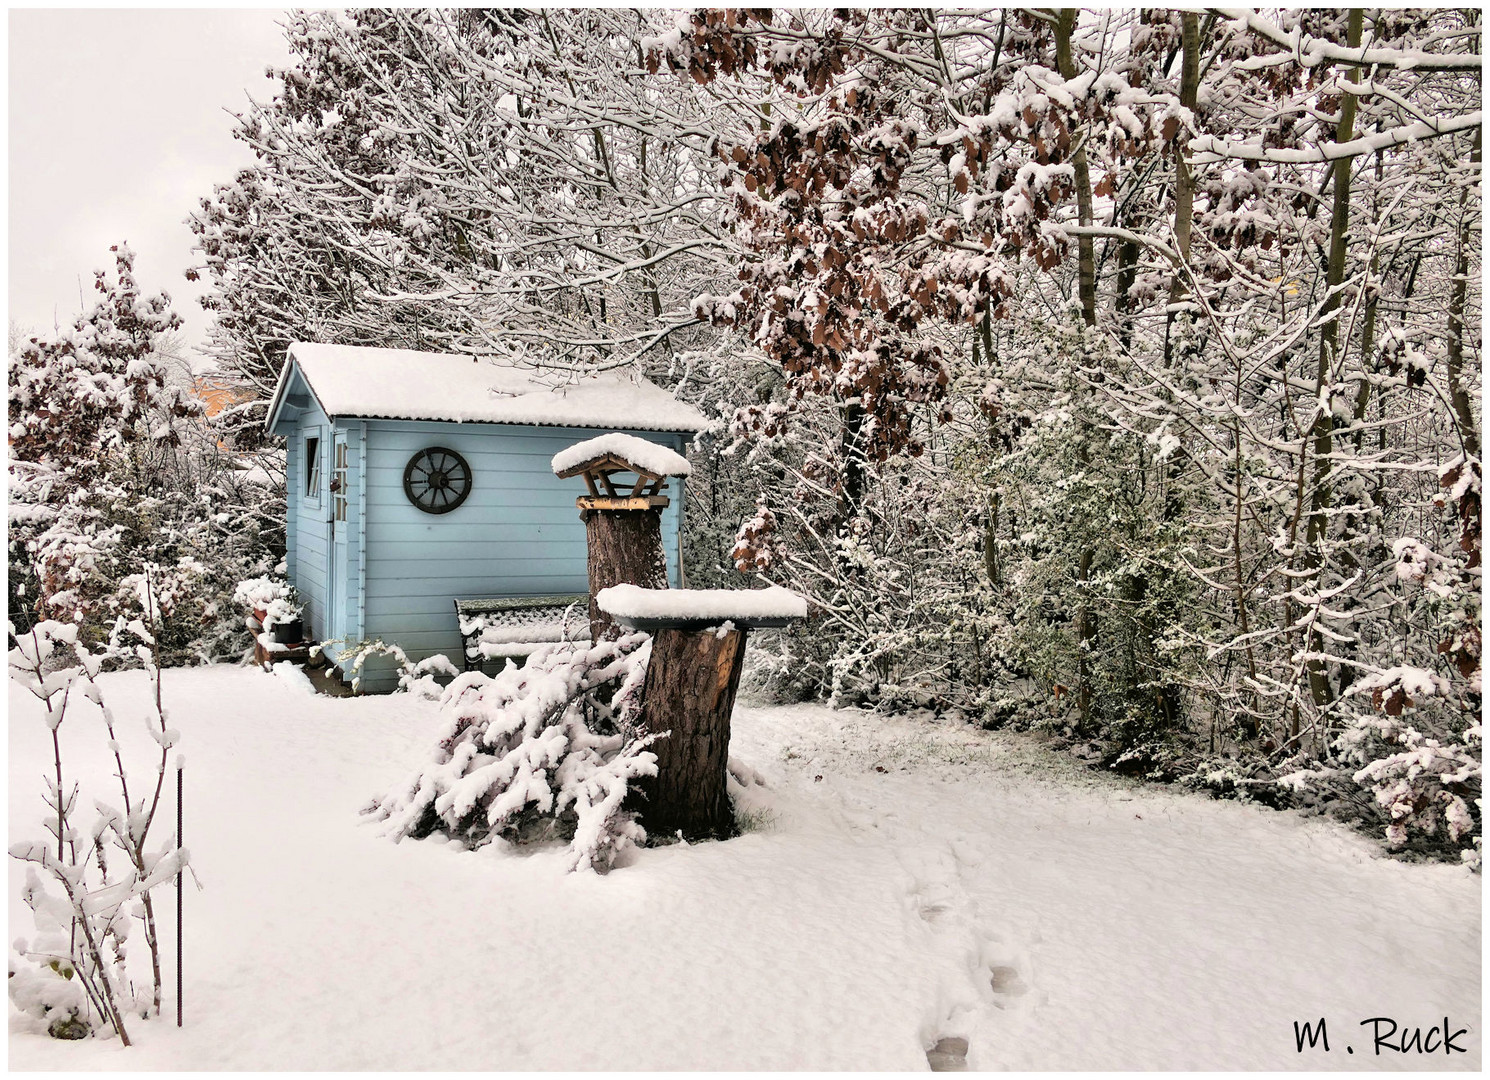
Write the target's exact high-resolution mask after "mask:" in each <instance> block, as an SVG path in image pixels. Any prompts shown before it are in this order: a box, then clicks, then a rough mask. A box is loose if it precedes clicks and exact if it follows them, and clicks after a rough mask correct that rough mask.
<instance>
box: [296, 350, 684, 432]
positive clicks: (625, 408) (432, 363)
mask: <svg viewBox="0 0 1490 1080" xmlns="http://www.w3.org/2000/svg"><path fill="white" fill-rule="evenodd" d="M290 360H291V361H292V362H293V363H287V364H285V369H284V371H283V372H282V373H281V374H280V379H279V385H278V386H277V387H275V390H274V399H273V400H272V401H271V402H270V405H269V413H268V418H267V422H268V423H270V424H272V423H273V421H274V419H275V415H276V414H277V412H278V411H279V407H280V403H281V399H282V398H283V397H284V395H285V392H286V388H287V387H288V385H289V372H290V368H291V367H292V366H294V367H298V368H299V370H300V373H301V375H302V377H303V378H304V379H305V382H306V383H307V385H309V387H310V390H311V393H312V394H314V395H315V398H316V401H317V402H318V403H319V404H320V406H321V408H322V409H323V410H324V411H325V413H326V415H327V416H340V417H350V416H356V417H366V418H370V419H371V418H378V419H389V420H455V421H463V422H470V423H485V424H535V425H545V426H548V425H551V426H555V427H599V428H628V429H630V430H632V431H699V430H701V429H702V428H703V427H704V426H705V425H706V424H707V420H705V418H704V415H703V413H701V412H699V411H698V410H697V409H695V408H694V407H693V406H692V405H688V404H685V403H684V402H681V401H679V400H678V399H677V398H675V397H673V396H672V394H670V393H668V392H667V391H666V390H664V389H662V387H660V386H658V385H657V384H655V383H652V382H648V381H647V380H646V379H643V378H640V377H628V376H624V375H619V374H615V373H609V372H607V373H605V374H600V375H590V376H584V377H579V378H570V377H569V376H568V375H567V374H558V373H553V374H548V373H539V372H536V371H533V370H532V369H529V368H519V367H515V366H512V365H510V364H501V363H497V362H494V361H492V360H489V359H485V358H477V357H472V356H464V355H457V354H452V353H428V352H416V351H414V350H412V349H374V348H368V347H365V346H360V345H321V344H315V343H311V342H303V341H297V342H296V343H295V344H293V345H291V346H290Z"/></svg>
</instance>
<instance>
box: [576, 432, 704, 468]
mask: <svg viewBox="0 0 1490 1080" xmlns="http://www.w3.org/2000/svg"><path fill="white" fill-rule="evenodd" d="M605 457H610V458H615V459H617V460H619V461H623V462H625V463H626V464H627V465H628V466H630V468H631V470H632V471H633V472H648V473H651V474H652V475H653V476H687V475H688V473H689V468H688V459H687V458H685V457H684V456H683V455H682V454H680V453H678V452H677V451H676V450H669V449H668V448H667V447H665V446H658V445H657V444H656V443H654V442H649V441H648V440H646V439H640V438H637V437H636V436H635V435H627V434H625V433H623V432H620V431H613V432H611V433H610V434H609V435H597V436H595V438H593V439H586V440H585V441H584V442H577V443H575V444H574V445H573V446H569V447H565V448H564V449H563V450H560V451H559V452H558V453H557V454H555V455H554V459H553V461H552V462H551V465H552V467H553V470H554V473H555V475H562V474H564V473H567V472H570V471H571V470H573V469H577V468H578V467H579V466H581V465H584V464H586V463H587V462H591V461H598V460H600V459H601V458H605Z"/></svg>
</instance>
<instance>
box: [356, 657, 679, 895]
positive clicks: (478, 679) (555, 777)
mask: <svg viewBox="0 0 1490 1080" xmlns="http://www.w3.org/2000/svg"><path fill="white" fill-rule="evenodd" d="M651 651H652V647H651V639H650V638H649V637H648V636H647V635H646V634H630V635H627V636H625V637H622V638H620V639H619V640H616V641H601V642H599V643H598V644H595V645H593V646H590V647H588V648H576V647H574V646H573V645H568V644H562V645H551V646H548V647H546V648H543V649H540V650H538V651H537V652H535V653H533V654H532V655H531V656H530V657H529V658H528V662H527V664H526V666H524V667H518V666H516V665H515V664H513V663H511V662H509V663H508V665H507V667H506V668H504V669H503V670H502V671H501V672H500V673H498V674H497V675H495V676H487V675H485V674H483V673H481V672H479V671H469V672H464V673H462V674H460V675H459V676H458V677H457V678H456V679H455V681H454V682H452V683H451V684H450V686H449V687H447V688H446V690H445V693H444V696H443V697H442V699H441V706H440V707H441V709H442V710H443V711H444V713H445V714H446V715H447V717H448V718H449V727H448V728H447V730H446V733H445V735H444V737H443V738H442V739H441V740H440V743H439V745H438V747H437V748H436V750H435V754H434V757H433V760H431V761H430V762H429V764H427V765H426V766H425V767H424V768H422V769H421V770H420V771H419V772H418V773H416V774H415V775H414V776H413V777H411V778H410V779H409V780H408V781H407V782H406V783H405V784H404V785H402V786H401V787H400V788H398V789H397V790H396V791H394V792H393V793H392V794H391V795H389V796H388V797H386V798H384V799H382V800H381V801H380V802H379V803H378V804H377V805H376V806H375V807H374V808H373V810H372V811H371V813H372V814H373V815H374V816H375V817H377V818H379V819H381V820H383V821H385V822H386V825H385V826H384V833H385V835H388V836H391V837H393V838H394V839H395V840H401V839H403V838H404V837H414V838H416V839H417V838H421V837H424V836H428V835H430V834H431V833H435V832H442V833H444V834H446V835H447V836H449V837H451V838H452V839H454V840H458V841H460V842H461V843H463V844H465V845H466V846H467V847H469V848H478V847H483V846H485V845H486V844H489V843H492V842H493V841H494V840H497V839H499V838H500V839H503V840H507V841H533V840H546V839H565V840H567V841H568V843H569V867H570V869H574V870H584V869H593V870H597V871H605V870H607V869H609V868H610V867H611V865H613V863H614V862H615V859H616V857H617V856H618V855H619V854H620V853H621V852H622V851H624V850H625V849H626V848H627V847H629V846H631V845H633V844H639V843H641V842H642V841H644V840H645V839H646V833H645V831H644V830H643V829H642V827H641V826H640V825H639V824H638V823H637V822H636V819H635V815H634V814H633V813H632V812H630V811H628V810H626V809H625V808H624V806H623V803H624V801H625V798H626V793H627V789H628V785H629V783H630V781H631V780H633V779H635V778H637V777H640V776H653V775H655V774H656V772H657V758H656V755H654V754H653V753H651V752H650V751H648V750H647V749H646V746H647V745H648V744H649V743H651V742H652V740H653V739H654V738H656V737H657V736H649V735H643V734H642V733H641V732H640V731H639V730H638V728H637V723H636V722H637V717H638V714H639V712H640V710H641V690H642V683H643V680H644V678H645V676H646V670H647V659H648V657H649V656H650V655H651Z"/></svg>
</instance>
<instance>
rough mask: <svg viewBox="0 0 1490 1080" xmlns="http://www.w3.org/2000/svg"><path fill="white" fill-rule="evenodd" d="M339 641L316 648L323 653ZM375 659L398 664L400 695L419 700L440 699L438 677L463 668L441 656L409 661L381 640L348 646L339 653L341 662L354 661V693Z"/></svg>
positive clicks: (395, 646) (401, 650) (403, 654)
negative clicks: (369, 662)
mask: <svg viewBox="0 0 1490 1080" xmlns="http://www.w3.org/2000/svg"><path fill="white" fill-rule="evenodd" d="M340 644H341V642H339V641H326V642H322V643H321V644H320V645H319V646H318V647H317V648H318V649H320V650H322V651H324V650H325V649H326V648H328V647H331V646H336V645H340ZM374 656H386V657H389V658H390V659H392V660H393V662H394V663H396V664H397V665H398V689H399V691H400V692H403V693H409V694H415V695H418V696H419V697H425V698H437V697H439V696H440V695H441V694H442V693H443V692H444V691H443V689H442V688H441V686H440V684H439V682H438V681H437V680H436V676H439V675H445V676H456V675H459V674H460V668H458V667H456V666H455V665H454V664H453V663H451V662H450V658H449V657H448V656H445V655H443V654H441V653H436V654H435V655H434V656H427V657H425V658H424V659H423V660H420V661H419V662H418V663H415V662H414V661H412V660H410V659H409V654H408V653H406V652H404V650H403V649H402V648H400V647H399V646H397V645H390V644H389V643H388V642H386V641H384V640H382V639H381V638H379V639H377V640H376V641H358V642H356V643H354V644H352V645H348V646H347V647H346V648H345V649H343V650H342V651H341V652H339V653H338V654H337V657H336V658H337V660H338V662H345V661H347V660H351V661H352V666H351V669H350V670H351V673H352V691H353V693H355V692H356V691H357V690H359V689H361V687H362V669H363V667H364V666H365V665H366V664H367V662H368V660H370V659H371V658H372V657H374Z"/></svg>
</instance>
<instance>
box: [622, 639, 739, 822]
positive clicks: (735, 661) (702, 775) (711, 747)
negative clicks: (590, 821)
mask: <svg viewBox="0 0 1490 1080" xmlns="http://www.w3.org/2000/svg"><path fill="white" fill-rule="evenodd" d="M744 656H745V631H744V630H730V631H728V632H727V633H724V634H720V633H719V632H718V631H717V630H713V629H710V630H675V629H664V630H658V631H657V632H656V633H655V634H654V635H653V636H652V658H651V660H650V661H648V663H647V683H646V687H645V689H644V691H643V700H644V701H645V702H646V706H645V707H644V709H643V711H642V726H643V727H644V728H645V729H646V730H647V731H653V732H661V731H667V732H671V734H670V735H668V736H667V737H666V738H663V739H659V740H657V741H656V742H655V743H653V744H652V746H651V750H652V752H653V753H655V754H656V755H657V775H656V776H655V777H648V778H646V779H645V780H643V781H641V782H639V783H638V784H637V787H638V789H639V791H640V792H641V799H640V800H639V801H638V802H637V804H636V807H637V810H638V812H639V816H640V818H641V822H642V825H643V826H645V827H646V829H647V831H648V832H649V833H650V834H651V835H653V836H657V837H660V836H672V835H674V834H676V833H678V832H680V831H681V832H682V834H683V836H684V838H685V839H688V840H706V839H719V840H723V839H727V838H728V837H731V836H733V835H734V834H735V820H734V813H733V810H732V809H731V807H730V801H729V792H728V789H727V783H728V779H727V775H728V768H729V727H730V713H731V712H732V711H733V709H734V707H735V691H736V690H737V689H738V687H739V685H740V666H741V662H742V660H743V659H744Z"/></svg>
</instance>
